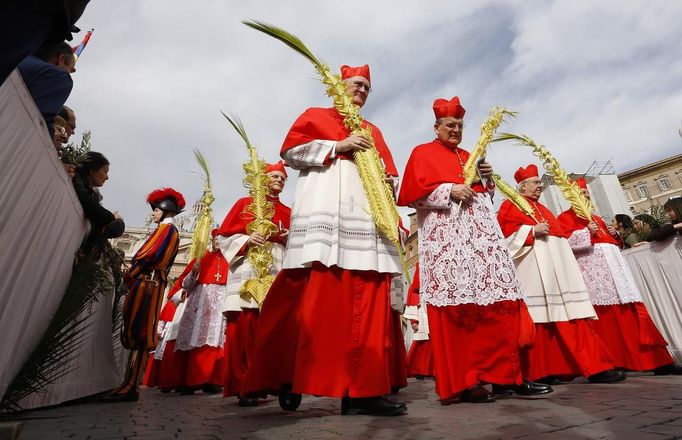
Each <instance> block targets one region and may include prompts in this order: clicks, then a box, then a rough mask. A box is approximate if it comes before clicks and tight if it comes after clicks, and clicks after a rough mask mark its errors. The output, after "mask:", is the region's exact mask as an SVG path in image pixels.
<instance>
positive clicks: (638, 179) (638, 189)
mask: <svg viewBox="0 0 682 440" xmlns="http://www.w3.org/2000/svg"><path fill="white" fill-rule="evenodd" d="M618 180H619V181H620V184H621V186H622V188H623V192H624V193H625V198H626V199H627V201H628V203H629V204H630V210H631V211H632V213H633V214H639V213H641V212H644V211H646V210H647V209H648V208H649V207H651V206H652V204H653V205H656V204H660V205H663V204H664V203H665V202H666V201H667V200H668V199H670V198H672V197H680V196H682V154H678V155H675V156H671V157H668V158H665V159H662V160H659V161H657V162H653V163H650V164H647V165H643V166H641V167H639V168H635V169H633V170H630V171H626V172H624V173H620V174H618Z"/></svg>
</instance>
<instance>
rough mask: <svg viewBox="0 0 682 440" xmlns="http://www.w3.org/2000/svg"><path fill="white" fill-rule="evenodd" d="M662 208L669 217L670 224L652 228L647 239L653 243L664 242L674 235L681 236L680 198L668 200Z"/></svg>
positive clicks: (681, 203)
mask: <svg viewBox="0 0 682 440" xmlns="http://www.w3.org/2000/svg"><path fill="white" fill-rule="evenodd" d="M663 208H664V209H665V211H666V212H667V213H668V216H669V217H670V223H666V224H665V225H662V226H659V227H657V228H653V229H652V230H651V233H650V234H649V238H650V239H651V240H654V241H664V240H666V239H668V238H670V237H674V236H675V235H678V234H682V197H676V198H674V199H670V200H668V201H667V202H665V204H663Z"/></svg>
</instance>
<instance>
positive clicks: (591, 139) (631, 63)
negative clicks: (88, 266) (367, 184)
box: [69, 0, 682, 225]
mask: <svg viewBox="0 0 682 440" xmlns="http://www.w3.org/2000/svg"><path fill="white" fill-rule="evenodd" d="M245 18H255V19H259V20H263V21H266V22H271V23H273V24H277V25H279V26H281V27H284V28H285V29H288V30H289V31H291V32H293V33H295V34H297V35H299V36H300V37H301V38H302V39H303V40H304V41H305V42H307V43H308V45H309V46H310V48H311V49H312V50H313V52H314V53H316V54H318V55H319V56H320V57H321V58H323V59H325V60H326V61H327V62H329V64H330V65H331V66H332V67H334V68H336V67H338V66H339V65H340V64H362V63H365V62H367V63H369V64H370V65H371V67H372V79H373V89H374V90H373V92H372V95H371V96H370V98H369V101H368V104H367V106H366V108H365V109H364V110H363V113H364V114H365V115H366V116H367V117H368V119H370V120H372V121H373V122H375V123H376V124H377V125H378V126H379V127H380V128H381V129H382V131H383V132H384V135H385V137H386V139H387V140H388V142H389V146H391V147H392V150H393V153H394V156H395V158H396V162H397V164H398V168H399V169H402V167H403V166H404V165H405V162H406V161H407V158H408V156H409V153H410V151H411V148H412V147H413V146H414V145H417V144H419V143H423V142H426V141H429V140H430V139H432V138H433V131H432V123H433V116H432V112H431V103H432V101H433V99H434V98H437V97H447V98H450V97H452V96H454V95H459V96H460V97H461V98H462V101H463V103H464V106H465V107H466V108H467V117H466V124H467V128H466V130H465V136H464V142H463V146H465V147H466V146H471V145H473V144H474V143H475V141H476V138H477V136H478V125H479V124H480V123H481V122H482V121H483V119H484V117H485V115H486V114H487V112H488V110H489V108H490V107H492V106H493V105H505V106H508V107H509V108H511V109H514V110H517V111H519V112H520V116H519V118H518V120H516V121H514V122H513V123H512V124H510V125H508V126H506V127H505V128H504V129H505V130H514V131H517V132H523V133H526V134H529V135H531V136H532V137H534V138H535V139H536V140H537V141H539V142H541V143H545V144H546V145H547V146H548V147H549V148H550V149H551V150H552V151H553V152H554V154H555V155H556V156H557V157H558V158H559V159H560V161H561V162H562V164H563V165H564V166H565V167H566V168H567V169H569V170H570V171H585V170H586V169H587V167H588V166H589V164H590V163H591V161H592V160H595V159H597V160H605V159H609V158H611V157H613V158H614V161H615V163H616V167H617V169H618V170H619V171H624V170H626V169H628V168H631V167H634V166H637V165H639V164H642V163H645V162H648V161H652V160H657V159H660V158H662V157H665V156H666V155H669V154H675V153H676V152H678V151H679V149H680V144H681V141H680V138H679V136H678V134H677V129H678V128H679V124H680V118H681V117H682V91H681V90H680V87H679V78H680V77H682V56H681V55H682V54H681V53H680V52H681V51H680V45H679V41H682V30H681V29H680V26H679V23H680V22H682V5H678V4H677V3H675V2H668V1H663V0H659V1H651V2H647V3H642V2H629V1H626V2H623V1H605V2H599V3H598V4H597V3H594V2H589V1H577V2H560V1H554V2H546V1H520V0H519V1H509V2H506V1H505V2H501V1H479V2H464V1H445V0H431V1H421V2H395V1H389V0H382V1H373V2H357V1H346V2H343V3H332V2H325V1H299V2H278V3H273V2H267V3H266V2H263V1H261V2H258V1H257V2H251V4H248V5H242V4H236V3H235V2H224V1H218V0H214V1H201V2H178V1H173V0H166V1H160V0H147V1H144V2H137V1H134V0H121V1H117V2H110V3H106V4H105V3H104V2H92V3H91V4H90V6H89V7H88V9H87V10H86V13H85V14H84V16H83V17H82V18H81V20H80V21H79V25H80V27H81V28H84V29H86V28H89V27H94V28H96V31H95V34H94V36H93V38H92V40H91V41H90V44H89V45H88V48H87V49H86V51H85V52H84V54H83V55H82V57H81V59H80V60H79V61H78V66H77V67H78V72H77V73H76V74H75V75H74V80H75V87H74V91H73V93H72V95H71V98H70V100H69V105H71V106H72V107H73V108H74V109H75V110H76V112H77V114H78V125H79V129H91V130H92V131H93V143H94V145H95V146H96V148H97V149H98V150H99V151H102V152H103V153H105V154H106V155H107V156H108V157H109V159H110V160H111V162H112V166H111V172H110V180H109V182H108V183H107V184H106V186H105V187H104V188H103V193H104V195H105V200H104V203H105V206H107V207H108V208H110V209H117V210H119V211H120V212H121V213H122V214H123V215H124V217H125V218H126V221H127V222H128V224H131V225H139V224H141V223H142V221H143V219H144V217H145V215H146V214H147V212H148V208H147V207H146V206H145V203H144V197H145V195H146V194H147V193H148V192H149V191H150V190H152V189H153V188H155V187H157V186H161V185H172V186H174V187H176V189H178V190H180V191H181V192H183V193H184V194H185V196H186V198H187V199H188V201H189V203H190V204H191V203H193V201H194V200H196V199H197V198H198V197H199V196H200V192H201V181H200V179H199V178H198V177H197V176H196V175H194V174H193V173H192V171H197V170H198V166H197V165H196V164H195V163H194V158H193V155H192V148H194V147H198V148H200V149H201V150H202V152H203V153H204V154H205V155H206V156H207V157H208V158H209V162H210V164H211V167H212V171H213V174H214V186H215V193H216V199H217V200H216V204H215V206H214V212H215V215H216V220H217V221H220V220H222V217H223V216H224V215H225V213H226V212H227V209H229V207H230V206H231V205H232V203H233V202H234V201H235V200H236V199H237V198H239V197H241V196H243V194H244V192H245V190H244V188H243V187H242V186H241V179H242V171H241V163H242V161H243V160H244V159H245V150H244V147H243V145H242V143H241V142H240V139H239V138H238V136H237V135H236V133H234V132H233V131H232V129H231V128H230V127H228V126H227V124H226V123H225V122H224V120H223V118H222V116H221V115H220V114H219V111H218V110H219V109H223V110H224V111H226V112H232V113H235V114H238V115H239V116H240V117H241V119H242V121H243V122H244V124H245V125H246V127H247V129H248V131H249V134H250V137H251V138H252V140H253V141H254V143H256V144H257V145H258V146H259V149H260V152H261V154H262V155H263V156H264V157H265V158H266V159H267V160H269V161H274V160H276V159H277V158H278V151H279V147H280V145H281V142H282V140H283V138H284V136H285V134H286V132H287V130H288V128H289V126H290V125H291V123H292V122H293V120H294V119H295V118H296V117H297V116H298V114H300V113H301V112H302V111H303V110H304V109H305V108H306V107H309V106H328V105H329V99H328V98H327V97H325V96H324V95H323V90H322V87H321V85H320V84H319V83H318V82H317V80H316V78H315V73H314V71H313V69H312V68H311V66H310V65H308V64H307V62H306V61H305V60H304V59H303V58H301V57H300V56H299V55H297V54H295V53H294V52H292V51H291V50H289V49H288V48H286V47H285V46H284V45H282V44H281V43H279V42H276V41H274V40H272V39H270V38H268V37H266V36H264V35H262V34H259V33H257V32H255V31H253V30H250V29H248V28H247V27H245V26H244V25H242V24H241V23H240V21H241V20H242V19H245ZM490 160H491V161H492V162H493V164H494V165H495V166H496V168H497V169H498V171H501V172H502V174H503V175H504V176H505V177H507V178H508V179H511V175H512V174H513V171H514V170H515V169H516V167H518V166H519V165H525V164H527V163H529V162H531V161H533V158H532V156H531V155H530V153H529V152H528V151H524V150H522V149H521V148H520V147H516V146H512V145H496V146H494V147H493V148H492V150H491V152H490ZM292 174H293V173H292ZM287 185H288V187H287V189H286V190H285V193H284V195H283V199H284V200H285V201H288V202H290V200H291V196H292V193H293V187H294V186H295V176H291V178H290V181H289V182H288V184H287Z"/></svg>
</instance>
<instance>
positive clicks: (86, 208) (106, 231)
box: [72, 151, 125, 256]
mask: <svg viewBox="0 0 682 440" xmlns="http://www.w3.org/2000/svg"><path fill="white" fill-rule="evenodd" d="M108 173H109V161H108V160H107V158H106V157H104V155H103V154H102V153H97V152H95V151H90V152H88V153H87V154H86V155H85V157H84V158H83V160H81V161H80V162H79V163H78V165H77V166H76V175H75V176H74V177H73V179H72V181H73V187H74V189H75V190H76V195H78V200H79V201H80V202H81V205H82V206H83V212H84V213H85V217H86V218H87V219H88V220H89V221H90V225H91V229H90V233H89V234H88V237H87V238H86V240H85V243H83V246H82V247H81V250H82V251H83V252H84V253H91V254H92V255H95V256H97V255H99V254H101V252H102V251H103V249H104V245H105V242H106V240H107V239H109V238H115V237H120V236H121V235H122V234H123V231H124V230H125V223H124V222H123V218H121V216H120V215H119V214H118V212H113V213H112V212H110V211H109V210H107V209H106V208H104V207H103V206H102V205H101V203H100V195H99V193H98V192H97V190H96V189H97V188H100V187H102V185H104V183H105V182H106V181H107V180H108V179H109V175H108Z"/></svg>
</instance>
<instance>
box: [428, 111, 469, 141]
mask: <svg viewBox="0 0 682 440" xmlns="http://www.w3.org/2000/svg"><path fill="white" fill-rule="evenodd" d="M434 130H435V131H436V137H437V138H438V140H439V141H441V142H442V143H444V144H445V145H447V146H450V147H456V146H457V145H459V143H460V142H462V131H463V130H464V121H463V120H462V119H459V118H453V117H451V116H448V117H445V118H441V119H439V120H438V121H436V124H435V125H434Z"/></svg>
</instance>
